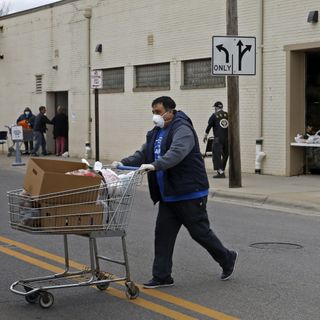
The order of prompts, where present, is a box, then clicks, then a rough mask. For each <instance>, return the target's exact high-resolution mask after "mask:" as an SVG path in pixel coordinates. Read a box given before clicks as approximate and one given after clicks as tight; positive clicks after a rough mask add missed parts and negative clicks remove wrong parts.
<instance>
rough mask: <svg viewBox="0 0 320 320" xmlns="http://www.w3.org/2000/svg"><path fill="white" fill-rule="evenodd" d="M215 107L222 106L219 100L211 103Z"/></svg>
mask: <svg viewBox="0 0 320 320" xmlns="http://www.w3.org/2000/svg"><path fill="white" fill-rule="evenodd" d="M213 106H214V107H215V108H220V109H222V108H223V104H222V102H221V101H217V102H215V104H214V105H213Z"/></svg>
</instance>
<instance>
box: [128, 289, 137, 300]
mask: <svg viewBox="0 0 320 320" xmlns="http://www.w3.org/2000/svg"><path fill="white" fill-rule="evenodd" d="M139 293H140V290H139V288H138V287H137V286H133V287H132V288H129V287H127V291H126V296H127V298H128V299H130V300H133V299H136V298H138V297H139Z"/></svg>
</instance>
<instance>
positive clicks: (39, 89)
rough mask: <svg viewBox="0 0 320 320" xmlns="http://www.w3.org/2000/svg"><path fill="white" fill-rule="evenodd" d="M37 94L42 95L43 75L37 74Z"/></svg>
mask: <svg viewBox="0 0 320 320" xmlns="http://www.w3.org/2000/svg"><path fill="white" fill-rule="evenodd" d="M36 93H42V74H36Z"/></svg>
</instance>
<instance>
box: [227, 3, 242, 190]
mask: <svg viewBox="0 0 320 320" xmlns="http://www.w3.org/2000/svg"><path fill="white" fill-rule="evenodd" d="M227 35H230V36H231V35H232V36H237V35H238V8H237V0H227ZM227 89H228V113H229V130H228V131H229V133H228V137H229V188H240V187H241V186H242V184H241V156H240V126H239V76H228V77H227Z"/></svg>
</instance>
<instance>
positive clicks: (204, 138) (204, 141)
mask: <svg viewBox="0 0 320 320" xmlns="http://www.w3.org/2000/svg"><path fill="white" fill-rule="evenodd" d="M207 140H208V134H207V133H205V134H204V136H203V143H206V142H207Z"/></svg>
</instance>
